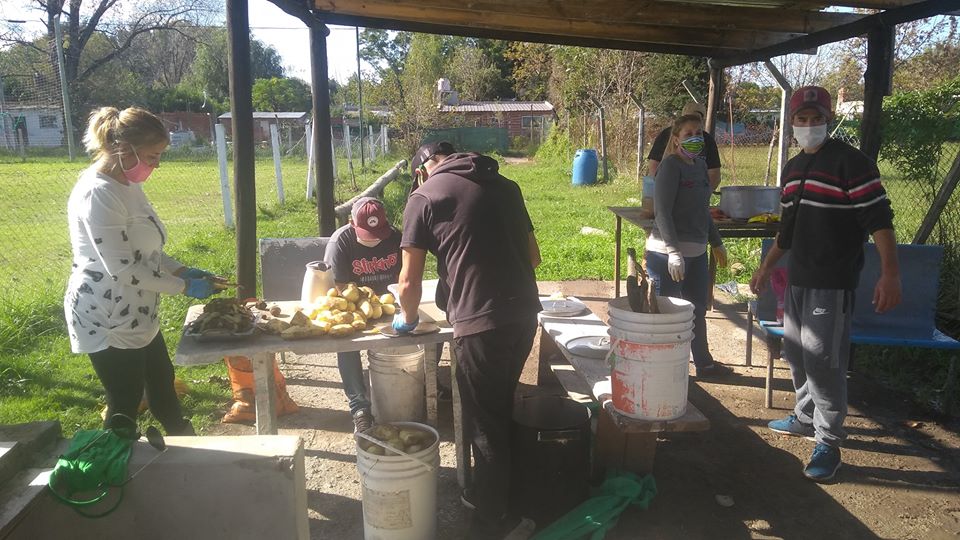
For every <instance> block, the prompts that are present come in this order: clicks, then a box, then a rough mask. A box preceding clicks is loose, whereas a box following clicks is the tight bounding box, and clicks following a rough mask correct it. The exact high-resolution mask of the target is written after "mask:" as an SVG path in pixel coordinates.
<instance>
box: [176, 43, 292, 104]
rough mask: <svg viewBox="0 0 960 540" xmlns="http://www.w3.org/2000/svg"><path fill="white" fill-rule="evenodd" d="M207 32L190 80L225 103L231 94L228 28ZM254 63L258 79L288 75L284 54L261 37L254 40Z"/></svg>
mask: <svg viewBox="0 0 960 540" xmlns="http://www.w3.org/2000/svg"><path fill="white" fill-rule="evenodd" d="M207 34H208V35H207V37H206V39H205V40H204V41H203V43H202V44H201V45H200V46H199V48H198V49H197V55H196V58H195V59H194V61H193V64H192V65H191V66H190V74H189V75H188V76H187V77H186V81H187V82H188V84H189V85H191V86H193V87H194V88H196V89H198V90H199V91H201V92H203V91H206V92H207V95H208V96H209V97H210V99H212V100H214V101H217V102H221V103H225V102H226V100H227V99H228V98H229V97H230V79H229V72H228V70H227V56H228V44H227V31H226V29H224V28H211V29H209V31H208V32H207ZM250 64H251V66H250V70H251V77H252V78H253V79H254V80H256V79H272V78H275V77H276V78H282V77H283V76H284V70H283V65H282V63H281V58H280V54H279V53H277V51H276V49H274V48H273V47H271V46H269V45H265V44H264V43H263V42H262V41H260V40H258V39H251V40H250Z"/></svg>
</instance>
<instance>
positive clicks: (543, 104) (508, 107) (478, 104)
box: [440, 101, 554, 113]
mask: <svg viewBox="0 0 960 540" xmlns="http://www.w3.org/2000/svg"><path fill="white" fill-rule="evenodd" d="M553 110H554V109H553V105H552V104H551V103H550V102H549V101H461V102H460V103H458V104H456V105H440V112H454V113H469V112H539V113H552V112H553Z"/></svg>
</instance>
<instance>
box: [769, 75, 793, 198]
mask: <svg viewBox="0 0 960 540" xmlns="http://www.w3.org/2000/svg"><path fill="white" fill-rule="evenodd" d="M764 65H765V66H767V70H768V71H769V72H770V74H771V75H773V78H774V79H776V81H777V84H778V85H779V86H780V146H779V148H778V150H779V154H778V156H777V185H778V186H780V185H782V182H781V180H782V178H781V177H782V176H783V168H784V167H785V166H786V165H787V154H788V153H789V152H790V141H791V140H792V139H793V119H791V118H790V111H789V108H790V96H792V95H793V87H791V86H790V82H789V81H787V78H786V77H784V76H783V73H780V70H779V69H777V66H775V65H773V62H771V61H769V60H767V61H766V62H764Z"/></svg>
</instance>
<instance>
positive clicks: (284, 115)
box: [217, 111, 308, 121]
mask: <svg viewBox="0 0 960 540" xmlns="http://www.w3.org/2000/svg"><path fill="white" fill-rule="evenodd" d="M307 116H308V114H307V113H306V112H269V111H254V112H253V119H254V120H274V119H277V120H300V121H306V120H307ZM217 118H220V119H224V118H227V119H229V118H232V116H231V114H230V113H229V112H225V113H223V114H221V115H220V116H218V117H217Z"/></svg>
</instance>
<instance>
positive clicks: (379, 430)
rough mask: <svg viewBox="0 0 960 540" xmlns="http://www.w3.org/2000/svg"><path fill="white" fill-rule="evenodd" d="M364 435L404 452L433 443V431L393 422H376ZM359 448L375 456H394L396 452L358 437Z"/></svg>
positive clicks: (412, 452) (421, 448) (411, 451)
mask: <svg viewBox="0 0 960 540" xmlns="http://www.w3.org/2000/svg"><path fill="white" fill-rule="evenodd" d="M366 435H369V436H371V437H373V438H374V439H377V440H378V441H383V442H384V443H386V444H388V445H390V446H392V447H394V448H396V449H397V450H400V451H401V452H405V453H407V454H415V453H417V452H419V451H421V450H423V449H424V448H429V447H430V446H431V445H432V444H433V443H434V436H433V433H430V432H429V431H426V430H422V429H416V428H413V427H410V426H403V427H400V426H395V425H393V424H377V425H375V426H373V427H372V428H370V429H368V430H367V431H366ZM360 448H362V449H363V450H364V451H365V452H367V453H370V454H374V455H377V456H396V455H398V454H397V453H396V452H393V451H392V450H387V449H386V448H385V447H383V446H380V445H379V444H377V443H375V442H373V441H368V440H366V439H362V438H361V439H360Z"/></svg>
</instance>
